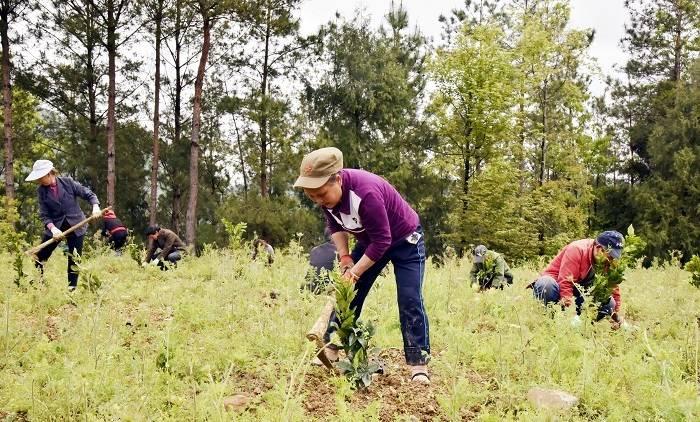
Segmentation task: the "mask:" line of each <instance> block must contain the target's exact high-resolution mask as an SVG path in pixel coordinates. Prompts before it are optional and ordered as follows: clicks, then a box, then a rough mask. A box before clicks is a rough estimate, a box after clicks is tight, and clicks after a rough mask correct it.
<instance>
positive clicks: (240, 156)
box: [233, 116, 248, 199]
mask: <svg viewBox="0 0 700 422" xmlns="http://www.w3.org/2000/svg"><path fill="white" fill-rule="evenodd" d="M233 127H235V128H236V140H237V142H238V159H239V160H240V161H241V174H242V175H243V195H244V196H245V199H248V176H247V175H246V171H245V160H244V159H243V148H242V147H241V134H240V132H239V131H238V123H237V122H236V117H235V116H234V117H233Z"/></svg>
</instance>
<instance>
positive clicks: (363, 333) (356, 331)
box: [331, 272, 379, 389]
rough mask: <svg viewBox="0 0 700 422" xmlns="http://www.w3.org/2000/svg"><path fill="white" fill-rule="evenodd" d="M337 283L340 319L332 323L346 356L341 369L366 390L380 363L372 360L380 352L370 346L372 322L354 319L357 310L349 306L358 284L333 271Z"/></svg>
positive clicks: (337, 302) (336, 309) (354, 382)
mask: <svg viewBox="0 0 700 422" xmlns="http://www.w3.org/2000/svg"><path fill="white" fill-rule="evenodd" d="M331 278H332V279H333V285H334V286H335V300H336V303H335V312H336V316H337V318H338V322H337V323H336V322H333V324H334V326H335V328H336V331H335V333H336V334H337V336H338V338H339V339H340V343H341V345H342V347H343V350H344V351H345V358H344V359H342V360H341V361H339V362H338V364H337V365H338V368H339V369H340V370H341V372H342V373H343V374H344V375H345V377H346V378H347V380H348V381H349V382H350V384H351V385H352V386H353V387H354V388H358V389H365V388H367V387H369V385H370V384H371V383H372V374H374V373H375V372H376V371H377V370H378V369H379V365H378V364H377V363H376V362H372V361H371V359H370V358H371V357H372V355H374V354H376V353H377V351H376V350H374V349H371V348H370V342H371V340H372V337H373V336H374V332H375V330H374V326H373V325H372V323H371V322H367V323H366V322H363V321H359V320H355V310H354V309H353V308H351V307H350V304H351V302H352V300H353V299H354V298H355V294H356V291H355V285H354V284H353V283H352V282H350V281H347V280H345V279H343V278H342V277H340V276H339V275H338V273H337V272H332V273H331Z"/></svg>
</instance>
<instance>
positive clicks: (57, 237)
mask: <svg viewBox="0 0 700 422" xmlns="http://www.w3.org/2000/svg"><path fill="white" fill-rule="evenodd" d="M51 234H52V235H53V238H54V240H56V241H59V240H62V239H63V232H62V231H61V230H59V229H58V227H56V226H52V227H51Z"/></svg>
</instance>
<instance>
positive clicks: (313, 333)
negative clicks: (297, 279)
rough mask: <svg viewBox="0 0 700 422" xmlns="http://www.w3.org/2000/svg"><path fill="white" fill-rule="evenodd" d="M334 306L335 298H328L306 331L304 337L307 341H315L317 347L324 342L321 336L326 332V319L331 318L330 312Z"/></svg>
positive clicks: (321, 345)
mask: <svg viewBox="0 0 700 422" xmlns="http://www.w3.org/2000/svg"><path fill="white" fill-rule="evenodd" d="M334 308H335V298H332V299H330V298H329V299H328V302H326V304H325V306H324V307H323V309H322V310H321V314H320V315H319V316H318V319H316V322H315V323H314V325H313V326H312V327H311V329H310V330H309V332H308V333H306V338H307V339H308V340H309V341H315V342H316V344H317V345H318V347H323V346H324V345H325V342H324V341H323V336H324V335H325V334H326V329H327V328H328V321H329V320H330V318H331V313H333V309H334Z"/></svg>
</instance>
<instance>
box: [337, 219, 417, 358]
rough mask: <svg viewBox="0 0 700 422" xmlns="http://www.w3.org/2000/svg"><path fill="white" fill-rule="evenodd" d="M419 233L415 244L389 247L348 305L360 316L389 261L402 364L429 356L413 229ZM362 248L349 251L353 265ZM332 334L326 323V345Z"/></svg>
mask: <svg viewBox="0 0 700 422" xmlns="http://www.w3.org/2000/svg"><path fill="white" fill-rule="evenodd" d="M416 231H417V232H419V233H420V234H421V237H420V239H419V240H418V241H417V242H416V243H415V244H413V243H410V242H409V241H408V240H405V239H404V240H402V241H401V242H400V243H398V244H396V245H394V246H392V247H391V248H389V250H388V251H387V252H386V253H385V254H384V256H383V257H382V258H381V259H380V260H379V261H377V262H375V263H374V265H372V266H371V267H370V268H369V269H368V270H367V271H365V273H364V274H362V276H361V277H360V278H359V280H357V282H356V283H355V289H356V290H357V294H356V296H355V299H353V301H352V302H351V303H350V306H351V307H352V308H353V309H355V316H356V318H359V317H360V313H361V312H362V305H364V302H365V299H366V298H367V294H368V293H369V291H370V289H371V288H372V285H373V284H374V281H375V280H376V279H377V277H378V276H379V274H380V273H381V272H382V270H383V269H384V267H386V265H387V264H388V263H389V262H391V263H392V264H393V265H394V275H395V276H396V291H397V298H398V304H399V321H400V323H401V334H402V336H403V350H404V355H405V357H406V363H407V364H409V365H424V364H425V363H426V362H427V361H428V359H429V356H430V335H429V327H428V316H427V314H426V312H425V306H424V305H423V294H422V289H423V276H424V274H425V242H424V241H423V236H422V234H423V231H422V229H421V227H420V226H418V228H417V229H416ZM365 249H366V246H365V245H362V244H357V245H356V246H355V249H353V251H352V254H351V255H352V259H353V261H355V262H357V261H359V260H360V258H361V257H362V255H363V254H364V253H365ZM331 321H337V319H336V317H335V313H333V315H331ZM332 332H333V328H332V327H331V324H328V331H327V332H326V336H325V338H326V343H328V342H330V335H331V333H332Z"/></svg>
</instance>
